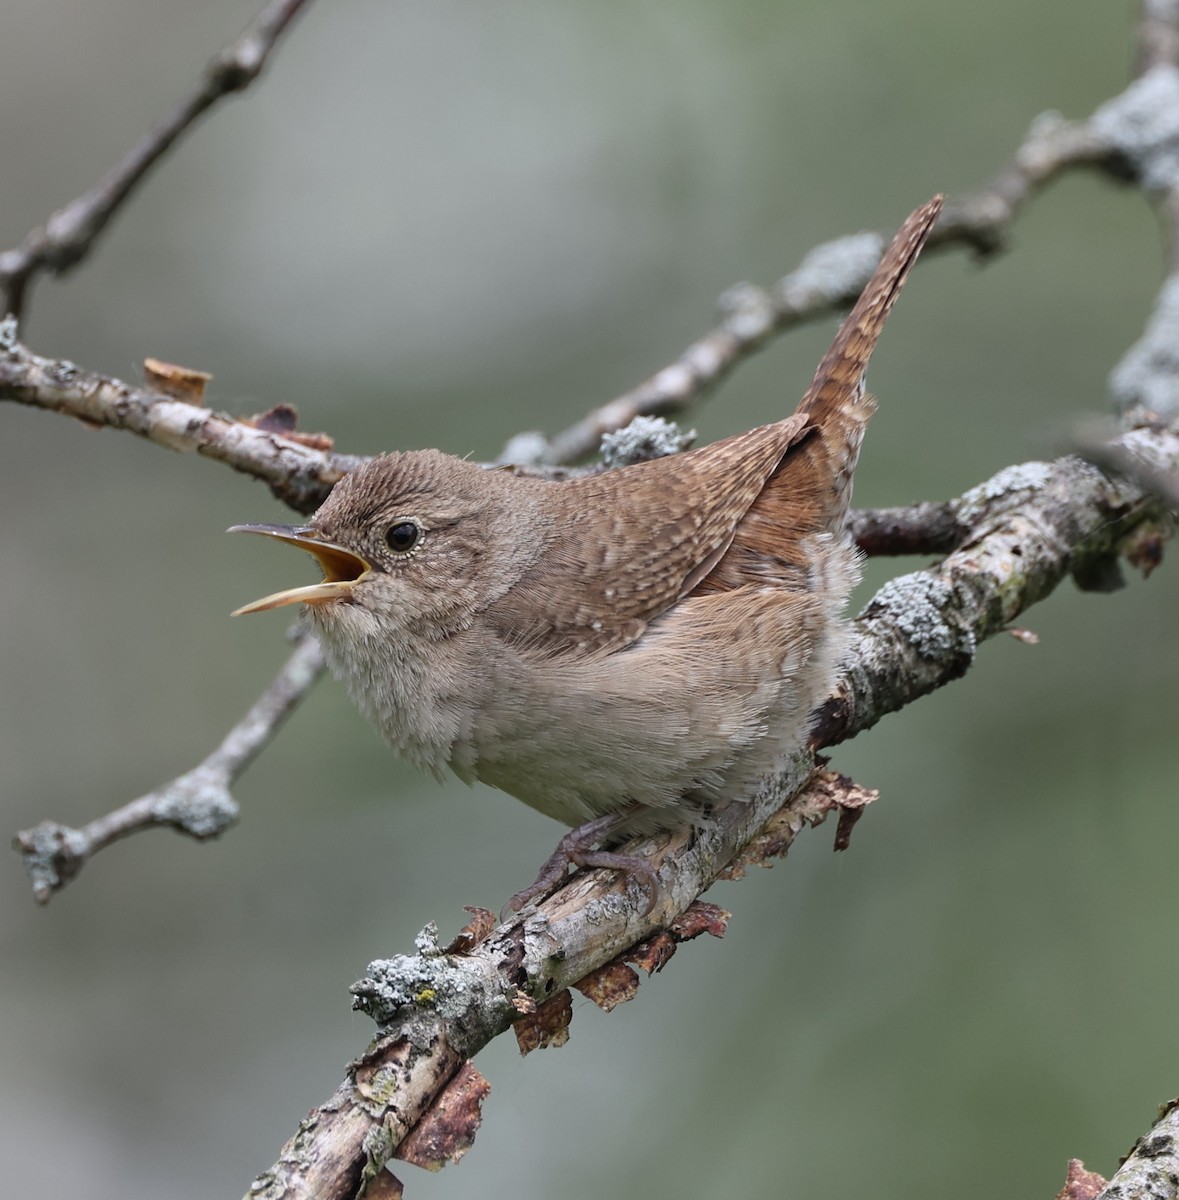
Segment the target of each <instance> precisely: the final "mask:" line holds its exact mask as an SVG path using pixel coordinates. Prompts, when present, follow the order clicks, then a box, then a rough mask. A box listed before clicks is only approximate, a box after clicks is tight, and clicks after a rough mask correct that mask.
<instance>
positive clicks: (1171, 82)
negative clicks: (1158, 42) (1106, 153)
mask: <svg viewBox="0 0 1179 1200" xmlns="http://www.w3.org/2000/svg"><path fill="white" fill-rule="evenodd" d="M1089 125H1090V128H1091V129H1092V130H1093V132H1094V133H1095V134H1096V135H1097V136H1098V137H1099V138H1101V139H1102V140H1103V141H1105V142H1107V143H1109V145H1110V146H1111V147H1112V148H1113V149H1115V150H1117V151H1118V152H1119V153H1120V154H1122V155H1123V156H1124V157H1125V158H1126V159H1127V160H1128V161H1129V162H1130V163H1131V165H1132V166H1133V167H1134V169H1135V171H1136V172H1137V174H1138V176H1139V178H1140V179H1141V180H1142V184H1143V186H1144V187H1145V188H1146V189H1147V190H1148V191H1168V190H1170V189H1172V188H1174V187H1176V186H1177V185H1179V68H1176V67H1174V66H1172V65H1171V64H1170V63H1160V64H1159V65H1158V66H1156V67H1152V68H1151V69H1150V70H1149V71H1147V72H1146V73H1145V74H1144V75H1142V76H1141V77H1140V78H1138V79H1136V80H1135V81H1134V82H1133V83H1132V84H1130V86H1129V87H1128V88H1126V90H1125V91H1124V92H1122V93H1121V95H1119V96H1115V97H1114V98H1113V99H1112V100H1108V101H1106V103H1105V104H1103V105H1101V107H1100V108H1098V109H1097V111H1096V112H1095V113H1094V114H1093V116H1092V117H1091V118H1090V121H1089Z"/></svg>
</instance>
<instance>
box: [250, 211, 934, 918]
mask: <svg viewBox="0 0 1179 1200" xmlns="http://www.w3.org/2000/svg"><path fill="white" fill-rule="evenodd" d="M940 208H941V197H940V196H935V197H934V198H933V199H932V200H930V201H929V202H928V203H926V204H924V205H922V206H921V207H919V208H917V209H916V210H915V211H914V212H913V213H912V214H911V215H910V216H909V217H908V219H907V220H906V221H905V222H904V223H903V224H902V226H901V227H900V229H899V230H898V232H897V234H896V236H895V237H894V238H893V240H892V242H891V244H890V245H889V246H888V247H887V248H886V250H885V252H884V254H883V255H882V257H881V259H880V262H879V265H878V266H877V268H876V270H875V272H874V273H873V275H872V277H871V279H870V280H869V282H868V284H867V285H866V286H865V288H864V290H863V292H862V293H861V295H860V297H859V299H858V300H857V301H856V303H855V304H854V306H853V307H852V309H851V311H850V313H849V314H848V316H847V317H846V319H845V320H844V321H843V323H842V325H841V326H840V328H839V330H838V332H837V334H836V336H835V339H834V341H833V342H832V344H831V348H830V349H829V350H828V352H827V353H826V355H825V356H824V357H823V360H822V362H821V363H820V364H819V367H818V369H817V371H816V373H815V375H814V379H813V381H812V383H811V385H810V387H809V388H808V389H807V391H806V393H805V395H804V396H803V398H802V400H801V402H800V403H799V404H798V407H797V409H796V410H795V411H794V412H793V413H792V414H791V415H789V416H787V417H785V418H784V419H782V420H779V421H776V422H773V423H771V424H767V425H762V426H760V427H758V428H756V429H752V430H749V431H748V432H745V433H741V434H738V435H736V436H733V437H728V438H725V439H723V440H721V441H717V442H715V443H713V444H711V445H707V446H704V447H701V448H699V449H694V450H689V451H685V452H683V453H680V454H675V455H670V456H667V457H662V458H657V459H652V460H649V461H644V462H639V463H634V464H632V465H628V466H623V467H619V468H616V469H613V470H609V471H604V472H600V473H595V474H587V475H583V476H580V477H576V478H571V479H565V480H560V481H556V480H549V479H543V478H537V477H535V476H529V475H525V474H520V473H514V472H512V471H510V470H503V469H489V468H485V467H483V466H480V465H479V464H477V463H474V462H470V461H467V460H465V459H461V458H458V457H455V456H453V455H449V454H445V453H442V452H441V451H438V450H407V451H393V452H390V453H385V454H380V455H378V456H376V457H374V458H372V459H369V460H367V461H366V462H365V463H363V464H362V465H361V466H359V467H357V468H356V469H354V470H353V471H351V472H350V473H349V474H347V475H345V476H344V477H342V478H341V479H340V481H339V482H338V483H337V484H336V485H335V487H334V488H333V490H332V492H331V493H330V494H329V496H328V498H327V499H326V500H325V501H324V503H323V505H322V506H321V507H320V508H319V509H318V511H316V512H315V514H314V515H313V516H312V517H311V518H310V519H309V520H308V521H307V523H306V524H304V525H298V526H292V525H268V524H252V525H236V526H234V527H233V529H232V530H231V532H248V533H255V534H261V535H264V536H266V537H269V538H273V539H277V540H278V541H280V542H284V543H287V544H290V545H293V546H296V547H298V548H300V549H302V550H305V551H308V552H309V553H310V554H312V555H313V556H314V557H315V558H316V559H317V560H318V563H319V566H320V568H321V570H322V576H323V578H322V579H321V580H320V581H319V582H317V583H312V584H309V585H306V586H301V587H294V588H289V589H286V590H284V591H280V592H276V593H274V594H272V595H269V596H266V597H264V598H263V599H260V600H257V601H255V602H254V603H252V604H247V605H244V606H243V607H241V608H239V609H238V610H237V611H236V613H235V615H239V614H244V613H254V612H261V611H266V610H270V609H275V608H279V607H283V606H286V605H292V604H303V605H305V606H306V611H307V613H308V614H309V616H310V620H311V624H312V627H313V629H314V632H315V635H316V636H317V638H318V639H319V641H320V643H321V645H322V647H323V651H324V655H325V657H326V660H327V662H328V664H329V666H330V667H331V669H332V671H333V673H334V674H335V675H336V676H337V677H338V678H339V679H340V680H342V681H343V683H344V685H345V687H346V689H347V691H348V693H349V695H350V696H351V698H352V700H353V701H354V702H355V704H356V706H357V707H358V708H359V709H360V711H361V713H362V714H363V715H364V716H365V717H366V718H367V719H368V720H369V721H370V722H371V723H372V724H373V725H374V726H375V727H376V728H377V730H378V731H379V732H380V733H381V735H382V736H383V737H384V738H385V740H386V741H387V742H389V744H390V745H391V746H392V747H393V748H394V749H395V750H396V751H398V752H399V753H400V754H401V755H403V756H404V757H405V758H407V759H409V760H410V761H411V762H413V763H415V764H416V765H417V766H418V767H420V768H423V769H424V770H426V771H428V772H431V773H433V774H435V775H436V776H438V777H440V778H441V777H444V776H445V774H446V773H447V772H448V771H449V772H453V773H454V774H455V775H457V776H458V777H459V778H460V779H462V780H464V781H466V782H467V783H473V782H475V781H476V780H478V781H481V782H483V783H486V784H490V785H492V786H493V787H496V788H499V789H501V790H502V791H504V792H507V793H509V794H510V795H512V796H515V797H517V798H519V799H520V800H522V801H523V802H524V803H525V804H527V805H529V806H531V807H532V808H534V809H537V810H539V811H540V812H542V813H545V814H547V815H548V816H550V817H554V818H556V819H557V820H558V821H560V822H562V823H563V824H565V825H567V826H571V827H573V833H572V834H571V835H566V837H565V838H564V839H562V844H561V846H559V847H558V852H557V853H556V854H555V855H554V858H553V860H551V861H550V863H549V864H546V871H547V872H548V875H547V877H546V875H545V872H544V871H542V875H541V878H538V883H537V885H534V886H535V887H536V888H537V889H538V890H541V886H542V885H541V880H542V879H547V883H545V885H544V886H546V887H547V886H549V885H551V884H552V883H553V882H555V881H556V880H558V879H560V878H561V876H562V874H563V872H564V871H565V870H566V868H567V864H568V862H570V861H572V862H573V863H574V864H575V865H588V866H603V865H605V866H621V867H623V869H630V870H632V871H634V872H635V873H637V874H639V875H643V876H645V877H646V878H647V879H648V881H649V880H650V869H649V867H646V866H644V865H643V863H642V862H641V861H638V862H637V863H636V861H635V860H634V856H626V855H619V854H616V853H614V852H612V851H611V850H610V849H609V848H608V845H609V844H611V843H616V842H618V841H619V840H620V839H622V838H624V837H629V836H631V835H634V834H637V833H648V832H653V831H657V830H661V829H668V828H672V827H674V826H677V825H681V824H684V823H686V822H691V821H695V820H700V819H703V817H702V814H703V815H704V816H706V814H707V813H708V812H709V811H710V810H711V809H713V808H715V807H716V806H717V805H720V804H723V803H727V802H728V801H730V800H732V799H734V798H737V797H740V796H741V795H742V794H743V793H745V792H747V790H748V789H749V788H750V787H751V785H752V783H753V782H754V781H755V780H757V779H758V778H760V777H761V776H763V775H765V774H766V773H767V772H769V771H771V770H772V769H773V768H774V766H775V764H777V763H780V762H781V761H782V759H783V758H784V757H785V755H786V754H788V753H789V752H790V751H791V750H792V749H795V748H797V747H798V746H800V745H802V744H804V743H805V742H806V740H807V737H808V732H809V730H810V728H811V724H812V714H813V713H814V711H815V709H816V708H817V707H818V706H819V705H820V704H821V703H822V702H823V701H824V700H825V699H826V698H827V697H828V696H829V695H830V693H831V691H832V690H833V688H834V686H835V684H836V681H837V677H838V673H839V669H840V663H841V659H842V658H843V656H844V654H845V651H846V648H847V644H848V626H847V623H846V621H845V620H844V618H843V615H842V614H843V609H844V606H845V604H846V602H847V599H848V596H849V594H850V593H851V591H852V589H853V587H854V586H855V584H856V583H857V582H858V579H859V576H860V555H859V552H858V551H857V549H856V547H855V545H854V543H853V541H852V539H851V537H850V536H849V534H848V532H847V529H846V521H847V512H848V506H849V502H850V497H851V490H852V479H853V475H854V472H855V468H856V464H857V460H858V457H859V452H860V445H861V442H862V440H863V436H864V430H865V427H866V425H867V422H868V420H869V418H870V417H871V415H872V413H873V412H874V410H875V408H876V401H875V399H874V398H873V397H872V396H871V395H870V394H869V393H868V392H867V391H866V389H865V382H864V377H865V371H866V368H867V366H868V360H869V358H870V357H871V354H872V350H873V348H874V347H875V345H876V341H877V339H878V338H879V336H880V333H881V330H882V329H883V327H884V323H885V320H886V318H887V316H888V314H889V312H890V310H891V308H892V306H893V304H894V302H895V301H896V298H897V296H898V294H899V292H900V289H901V287H902V285H903V283H904V282H905V279H906V277H907V275H908V273H909V271H910V269H911V267H912V266H913V263H914V261H915V260H916V258H917V256H918V254H919V252H920V250H921V248H922V246H923V245H924V243H925V241H926V239H927V238H928V236H929V234H930V231H931V229H932V227H933V224H934V222H935V220H936V219H937V215H938V213H939V211H940ZM598 844H601V845H602V846H603V848H602V849H598V850H594V849H593V847H594V846H595V845H598ZM558 859H560V863H559V865H555V864H556V860H558ZM535 894H536V893H535V892H529V890H528V889H525V892H524V893H520V894H518V896H517V897H515V898H513V902H512V903H513V904H514V906H515V907H519V905H520V904H523V903H525V902H527V901H528V900H530V899H532V898H533V896H534V895H535ZM516 900H519V904H515V901H516Z"/></svg>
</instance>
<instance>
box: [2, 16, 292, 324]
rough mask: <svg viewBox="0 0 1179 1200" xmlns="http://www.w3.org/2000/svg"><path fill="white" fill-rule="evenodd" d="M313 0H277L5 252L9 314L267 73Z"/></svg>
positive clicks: (75, 258) (79, 255)
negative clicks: (168, 107) (141, 133)
mask: <svg viewBox="0 0 1179 1200" xmlns="http://www.w3.org/2000/svg"><path fill="white" fill-rule="evenodd" d="M306 3H307V0H270V3H269V4H267V5H266V7H265V8H264V9H263V10H262V12H261V13H259V14H258V17H257V19H256V20H255V21H254V23H253V25H251V26H250V28H249V29H247V30H246V32H245V33H243V34H242V36H241V37H240V38H238V40H237V41H236V42H234V43H233V44H232V45H231V46H227V47H226V48H225V49H224V50H222V51H221V53H220V54H218V55H217V57H216V58H214V59H213V61H212V62H211V63H209V65H208V67H207V68H206V69H205V74H204V76H203V78H202V79H201V81H200V83H199V84H198V85H197V86H196V87H195V88H194V89H193V91H192V92H191V93H190V94H189V95H188V96H187V97H185V99H184V100H182V101H181V102H180V104H178V105H177V106H176V108H175V109H174V110H173V111H172V113H170V114H169V116H168V117H166V118H165V119H164V120H163V121H162V122H161V123H160V124H159V125H157V126H156V128H155V129H153V130H152V131H151V132H150V133H149V134H148V135H147V136H146V137H145V138H143V140H142V141H140V142H139V144H138V145H136V146H135V147H133V148H132V149H131V151H130V152H129V153H128V154H127V155H126V157H125V158H124V159H123V160H122V162H120V163H119V164H118V165H117V166H115V167H114V168H113V169H112V170H111V171H110V172H109V173H108V174H107V175H106V176H105V177H104V178H102V179H100V180H99V181H98V183H96V184H95V185H94V186H93V187H92V188H91V189H90V190H89V191H88V192H86V193H85V194H84V195H81V196H79V197H78V198H77V199H76V200H74V201H72V202H71V203H69V204H67V205H66V206H65V207H64V208H61V209H58V211H57V212H55V213H54V214H53V216H51V217H50V218H49V220H48V221H47V222H46V223H45V224H44V225H42V226H41V227H40V228H38V229H34V230H33V231H32V232H31V233H29V234H28V236H27V237H26V238H25V240H24V241H23V242H22V243H21V245H20V247H19V248H18V249H16V250H9V251H7V252H5V253H3V254H0V290H3V292H4V311H5V312H7V313H13V314H15V315H16V316H20V314H21V312H22V310H23V309H24V306H25V301H26V299H27V296H28V289H29V285H30V284H31V283H32V281H33V280H34V279H35V278H36V276H37V274H38V273H39V272H41V271H46V270H48V271H52V272H53V273H54V274H61V273H62V272H64V271H67V270H69V269H70V268H71V267H73V266H75V265H76V264H77V263H79V262H80V261H81V260H82V259H83V258H85V257H86V255H87V254H88V253H89V252H90V249H91V247H92V246H93V245H94V241H95V239H96V238H97V237H98V235H99V234H100V233H101V232H102V231H103V229H105V228H106V225H107V223H108V222H109V221H110V219H111V218H112V217H113V216H114V215H115V213H116V212H117V211H118V209H119V207H120V206H121V205H122V203H123V201H125V200H126V199H127V197H128V196H129V195H130V194H131V192H132V191H133V189H134V188H135V187H136V185H137V184H138V183H139V182H140V181H141V180H142V179H143V177H144V176H145V175H146V174H147V173H148V171H149V170H150V169H151V168H152V167H153V166H154V165H155V164H156V163H157V162H159V160H160V159H161V158H162V157H163V156H164V155H165V154H166V153H167V152H168V150H169V149H171V147H172V145H173V143H175V141H176V140H177V139H178V138H179V137H180V136H181V135H182V134H183V133H184V132H185V131H186V130H188V129H189V128H190V127H191V126H192V125H193V124H194V123H195V122H196V120H197V118H198V117H200V116H201V114H202V113H204V112H205V111H206V110H207V109H209V108H211V107H212V106H213V105H214V104H216V102H217V101H218V100H220V99H221V98H222V97H223V96H228V95H232V94H233V93H234V92H240V91H244V90H245V89H246V88H247V87H249V85H250V84H251V83H253V81H254V80H255V79H257V77H258V75H259V74H260V73H261V71H262V68H263V67H264V66H265V65H266V60H267V59H268V58H269V57H270V52H271V51H272V50H273V49H274V45H275V43H276V42H277V41H278V39H279V37H280V36H281V35H282V33H283V31H284V30H285V29H286V27H287V26H288V25H289V24H290V23H291V21H293V20H294V19H295V17H296V16H297V15H298V13H299V10H300V9H301V8H303V6H304V5H305V4H306Z"/></svg>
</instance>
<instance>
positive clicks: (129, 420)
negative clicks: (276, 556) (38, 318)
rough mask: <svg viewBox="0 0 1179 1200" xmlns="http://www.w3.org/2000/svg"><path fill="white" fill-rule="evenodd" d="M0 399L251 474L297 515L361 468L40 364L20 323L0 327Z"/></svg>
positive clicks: (143, 393)
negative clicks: (21, 338)
mask: <svg viewBox="0 0 1179 1200" xmlns="http://www.w3.org/2000/svg"><path fill="white" fill-rule="evenodd" d="M0 400H15V401H16V402H17V403H19V404H29V405H32V406H34V407H36V408H44V409H49V410H51V411H53V412H60V413H65V414H67V415H69V416H72V417H77V418H78V419H79V420H81V421H85V422H86V423H87V424H90V425H105V426H109V427H110V428H112V429H126V430H128V431H129V432H131V433H134V434H137V435H138V436H139V437H143V438H147V440H148V441H151V442H155V443H156V444H157V445H160V446H165V447H167V449H169V450H176V451H179V452H181V453H193V452H195V453H198V454H203V455H204V456H205V457H206V458H212V459H215V460H216V461H217V462H222V463H225V464H226V465H227V466H230V467H233V469H234V470H235V471H241V472H243V473H245V474H247V475H252V476H254V477H255V478H256V479H261V480H262V481H263V482H265V483H268V484H269V485H270V489H271V491H273V492H274V494H275V495H276V496H277V497H278V498H279V499H280V500H282V501H284V502H285V503H286V504H289V505H290V506H291V508H293V509H295V510H296V511H297V512H303V513H309V512H314V510H315V509H316V508H318V507H319V505H320V504H322V503H323V500H324V498H325V497H326V496H327V494H328V492H329V491H331V488H332V485H333V484H334V483H335V482H336V481H337V480H338V479H340V478H341V476H343V475H345V474H346V473H347V472H348V471H350V470H352V469H353V468H354V467H355V466H357V464H359V463H361V462H363V461H364V460H363V459H362V458H356V457H351V456H349V455H344V454H336V453H334V452H332V451H327V450H320V449H317V448H315V447H314V446H308V445H304V444H303V443H302V442H300V441H298V440H297V439H295V438H292V437H286V436H283V435H282V434H280V433H274V432H272V431H270V430H267V429H263V428H258V427H256V426H254V425H251V424H248V423H246V422H243V421H238V420H235V419H234V418H233V417H229V416H224V415H222V414H219V413H215V412H212V411H210V410H209V409H207V408H202V407H200V406H199V405H195V404H189V403H186V402H185V401H183V400H176V399H174V398H173V397H171V396H168V395H165V394H163V393H161V392H152V391H148V390H147V389H146V388H138V387H133V386H132V385H131V384H127V383H123V382H122V381H121V380H118V379H111V378H109V377H107V376H105V375H99V374H97V373H95V372H93V371H84V370H82V368H81V367H76V366H75V365H74V364H73V363H71V362H65V361H56V360H53V359H47V358H40V357H38V356H37V355H35V354H33V353H32V352H31V351H30V350H28V349H27V348H26V347H25V346H23V345H22V344H21V343H20V342H18V341H17V340H16V322H15V321H14V320H13V319H12V318H11V317H7V318H5V319H4V320H3V321H0Z"/></svg>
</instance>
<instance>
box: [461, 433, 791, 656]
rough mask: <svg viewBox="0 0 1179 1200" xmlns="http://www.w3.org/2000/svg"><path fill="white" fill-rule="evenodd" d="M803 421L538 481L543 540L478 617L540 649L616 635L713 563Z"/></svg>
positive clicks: (683, 591) (616, 638) (586, 651)
mask: <svg viewBox="0 0 1179 1200" xmlns="http://www.w3.org/2000/svg"><path fill="white" fill-rule="evenodd" d="M808 429H809V425H808V418H807V417H806V416H805V415H801V414H796V415H794V416H791V417H787V418H786V419H785V420H784V421H778V422H775V423H774V424H772V425H763V426H760V427H759V428H757V429H751V430H750V431H749V432H748V433H742V434H738V435H737V436H736V437H731V438H727V439H725V440H724V441H721V442H715V443H713V444H712V445H710V446H705V447H703V448H702V449H700V450H692V451H689V452H688V453H686V454H677V455H674V456H671V457H668V458H660V459H655V460H653V461H651V462H644V463H637V464H636V465H634V466H631V467H623V468H620V469H619V470H617V471H610V472H607V473H606V474H603V475H595V476H590V477H588V478H584V479H577V480H571V481H569V482H566V483H557V484H547V485H543V486H544V487H545V490H546V492H549V499H548V503H547V504H544V505H543V507H545V508H548V509H549V510H550V511H551V513H552V520H551V521H549V522H542V524H545V525H547V528H546V530H545V534H544V537H545V542H546V544H545V547H544V549H543V551H542V553H541V554H540V555H539V557H538V559H537V561H536V562H535V563H534V564H533V565H532V566H531V567H530V568H528V570H526V571H525V573H524V574H523V575H522V576H521V577H520V579H519V580H518V581H517V582H516V583H515V584H514V585H513V586H512V587H511V588H510V589H509V590H508V591H507V592H506V593H505V594H504V595H503V596H501V597H500V598H499V599H498V600H496V601H495V602H494V603H493V604H492V605H490V606H489V607H488V608H487V609H486V610H485V611H484V614H483V620H484V621H486V623H487V624H488V625H489V626H490V627H491V628H493V629H494V630H495V631H496V632H497V633H498V634H499V635H500V636H501V637H502V638H504V639H505V640H506V641H509V642H511V643H513V644H514V645H517V646H519V647H521V648H522V649H526V650H528V651H531V652H536V653H542V654H546V655H549V654H552V655H566V654H568V655H574V656H578V657H580V656H583V655H594V654H599V653H603V652H608V651H611V650H618V649H621V648H622V647H624V646H626V645H628V644H629V643H631V642H633V641H634V640H635V639H636V638H637V637H639V635H640V634H641V633H642V632H643V630H644V629H645V628H646V627H647V625H648V623H649V622H650V621H652V620H653V619H654V618H655V617H657V616H659V614H660V613H662V612H664V611H666V610H667V609H668V608H670V607H671V605H673V604H675V602H676V601H677V600H679V599H680V598H681V597H683V596H686V595H688V594H689V593H690V592H691V591H692V590H693V589H694V588H696V586H697V585H698V584H699V583H700V581H701V580H702V579H704V578H705V576H707V575H708V574H709V572H710V571H711V570H712V569H713V568H714V567H715V566H716V564H717V563H718V562H719V561H720V559H721V558H722V557H723V556H724V554H725V551H726V550H727V549H728V548H729V545H730V543H731V542H732V540H733V534H734V531H735V530H736V528H737V525H738V523H739V522H740V520H741V518H742V517H743V516H744V515H745V513H746V512H747V511H748V510H749V508H750V506H751V505H752V504H753V502H754V501H755V500H756V499H757V497H758V495H759V494H760V493H761V491H762V489H763V488H764V487H765V484H766V481H767V480H768V479H769V478H770V477H771V476H772V475H773V474H774V472H775V471H776V470H777V469H778V466H779V464H780V463H781V462H782V460H783V457H784V456H785V455H786V453H787V451H788V450H789V449H790V448H791V447H792V446H794V445H795V444H796V443H798V442H799V441H800V440H803V439H805V438H806V437H807V436H808Z"/></svg>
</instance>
